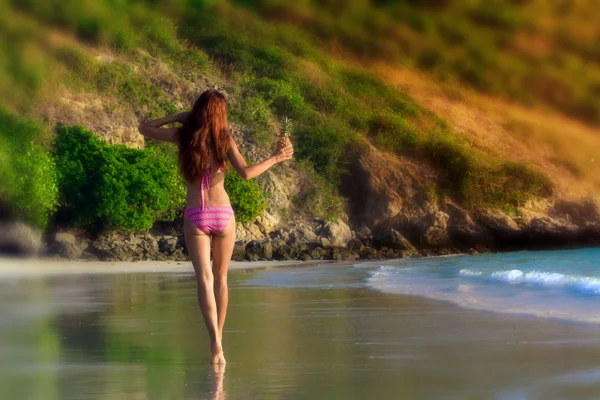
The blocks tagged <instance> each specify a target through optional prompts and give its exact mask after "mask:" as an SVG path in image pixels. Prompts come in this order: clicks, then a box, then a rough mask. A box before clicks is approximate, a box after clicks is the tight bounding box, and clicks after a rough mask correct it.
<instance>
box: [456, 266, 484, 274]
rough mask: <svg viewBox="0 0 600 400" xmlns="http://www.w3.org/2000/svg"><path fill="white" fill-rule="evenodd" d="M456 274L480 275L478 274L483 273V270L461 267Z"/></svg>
mask: <svg viewBox="0 0 600 400" xmlns="http://www.w3.org/2000/svg"><path fill="white" fill-rule="evenodd" d="M458 274H459V275H462V276H480V275H482V274H483V272H482V271H474V270H471V269H467V268H464V269H461V270H460V271H459V272H458Z"/></svg>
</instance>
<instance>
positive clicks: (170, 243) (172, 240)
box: [158, 235, 178, 254]
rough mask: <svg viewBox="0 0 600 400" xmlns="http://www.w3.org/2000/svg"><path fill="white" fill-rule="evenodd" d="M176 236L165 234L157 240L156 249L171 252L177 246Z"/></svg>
mask: <svg viewBox="0 0 600 400" xmlns="http://www.w3.org/2000/svg"><path fill="white" fill-rule="evenodd" d="M177 242H178V238H177V237H175V236H171V235H165V236H163V237H161V238H160V239H159V240H158V251H160V252H161V253H169V254H170V253H172V252H174V251H175V249H176V248H177Z"/></svg>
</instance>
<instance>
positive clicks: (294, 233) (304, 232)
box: [288, 224, 317, 245]
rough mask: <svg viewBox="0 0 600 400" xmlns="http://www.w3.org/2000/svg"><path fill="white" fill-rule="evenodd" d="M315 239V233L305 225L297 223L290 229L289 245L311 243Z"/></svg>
mask: <svg viewBox="0 0 600 400" xmlns="http://www.w3.org/2000/svg"><path fill="white" fill-rule="evenodd" d="M316 241H317V235H315V233H314V232H313V231H312V229H311V228H310V227H309V226H307V225H304V224H302V225H299V226H297V227H294V228H293V229H292V230H291V231H290V238H289V240H288V244H289V245H294V244H302V243H313V242H316Z"/></svg>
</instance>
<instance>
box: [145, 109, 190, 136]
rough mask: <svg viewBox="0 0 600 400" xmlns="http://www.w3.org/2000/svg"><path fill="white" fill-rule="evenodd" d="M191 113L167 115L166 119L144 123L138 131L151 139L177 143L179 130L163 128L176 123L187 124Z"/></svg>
mask: <svg viewBox="0 0 600 400" xmlns="http://www.w3.org/2000/svg"><path fill="white" fill-rule="evenodd" d="M188 115H189V112H182V113H178V114H172V115H167V116H166V117H162V118H158V119H155V120H153V121H148V122H142V123H141V124H140V126H138V131H139V132H140V133H141V134H142V135H144V136H146V137H149V138H151V139H156V140H163V141H165V142H173V143H175V141H176V138H175V135H176V133H177V131H178V130H179V128H161V126H163V125H167V124H172V123H174V122H181V123H182V124H183V123H184V122H185V120H186V119H187V117H188Z"/></svg>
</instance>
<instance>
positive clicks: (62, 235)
mask: <svg viewBox="0 0 600 400" xmlns="http://www.w3.org/2000/svg"><path fill="white" fill-rule="evenodd" d="M52 236H53V237H52V239H53V240H54V242H55V243H70V244H75V242H76V241H77V238H76V237H75V235H73V234H72V233H69V232H56V233H55V234H54V235H52Z"/></svg>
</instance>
